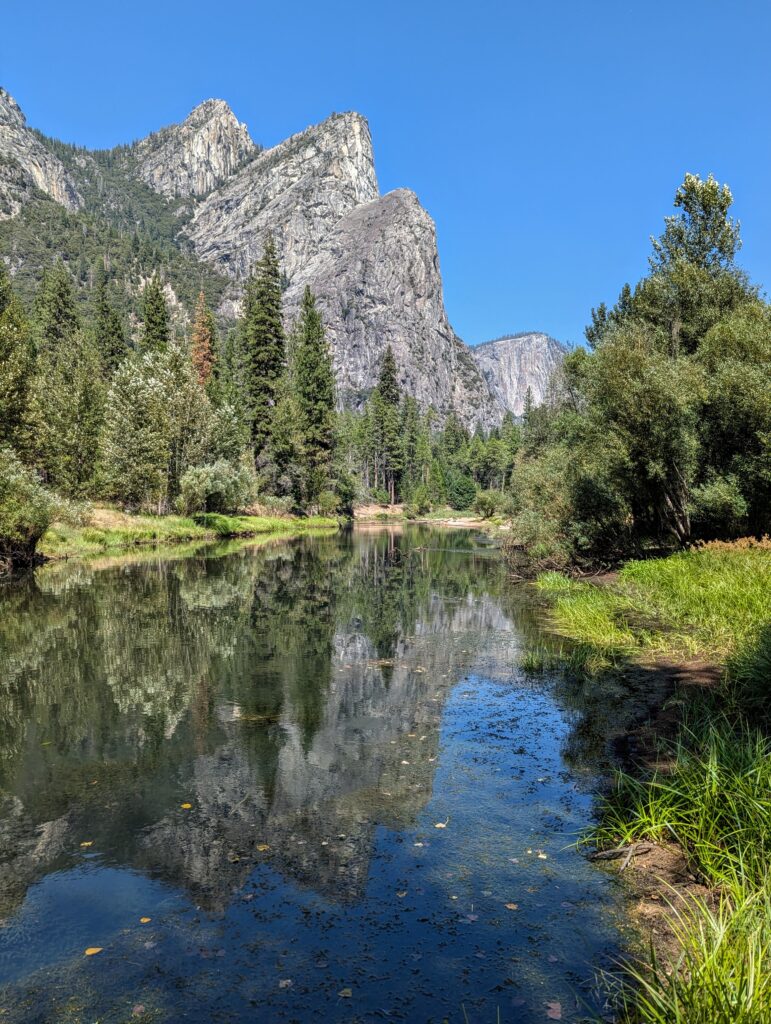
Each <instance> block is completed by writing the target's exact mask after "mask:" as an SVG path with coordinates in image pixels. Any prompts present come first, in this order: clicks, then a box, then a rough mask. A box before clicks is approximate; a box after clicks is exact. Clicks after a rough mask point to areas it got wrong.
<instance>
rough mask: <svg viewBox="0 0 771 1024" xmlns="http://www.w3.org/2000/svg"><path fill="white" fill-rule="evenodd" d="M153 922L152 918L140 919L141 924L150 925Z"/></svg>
mask: <svg viewBox="0 0 771 1024" xmlns="http://www.w3.org/2000/svg"><path fill="white" fill-rule="evenodd" d="M151 921H152V918H151V917H140V918H139V923H140V924H149V923H150V922H151Z"/></svg>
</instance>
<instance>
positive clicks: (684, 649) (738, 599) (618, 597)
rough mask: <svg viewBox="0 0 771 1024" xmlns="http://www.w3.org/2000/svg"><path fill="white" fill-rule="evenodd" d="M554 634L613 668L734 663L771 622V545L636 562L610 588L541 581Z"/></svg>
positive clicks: (715, 547) (549, 577)
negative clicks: (631, 663) (646, 657)
mask: <svg viewBox="0 0 771 1024" xmlns="http://www.w3.org/2000/svg"><path fill="white" fill-rule="evenodd" d="M536 586H537V587H538V589H539V590H540V591H541V593H542V594H543V595H544V596H545V597H547V599H548V600H549V604H550V606H551V612H550V618H551V622H552V625H553V628H554V630H555V632H557V633H558V634H559V635H561V636H564V637H569V638H570V639H572V640H574V641H576V642H578V643H584V644H588V645H591V646H592V648H593V649H594V650H595V652H596V653H597V655H601V656H603V657H604V658H605V659H606V660H607V661H610V662H614V661H618V660H619V659H620V658H624V657H629V656H630V655H640V654H652V655H656V654H658V655H668V656H672V657H688V656H699V657H705V658H712V659H714V660H719V661H726V662H727V661H729V660H730V659H731V658H734V657H737V656H740V654H741V652H742V650H744V649H746V648H749V647H750V646H751V645H752V644H753V643H754V642H756V641H757V638H758V634H759V631H760V630H761V629H762V628H763V627H764V626H767V625H768V623H769V622H771V543H768V542H755V543H752V542H744V543H741V544H721V543H714V544H707V545H703V546H701V547H698V548H693V549H691V550H689V551H683V552H680V553H678V554H675V555H671V556H670V557H668V558H660V559H650V560H647V561H637V562H630V563H629V564H628V565H626V566H624V568H623V569H622V570H621V571H620V572H619V573H618V576H617V577H616V578H615V579H613V580H611V581H610V582H605V583H602V584H597V583H594V582H580V581H576V580H571V579H568V578H567V577H564V576H562V575H560V574H559V573H555V572H549V573H544V574H543V575H541V576H539V578H538V580H537V582H536Z"/></svg>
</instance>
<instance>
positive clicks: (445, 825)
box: [434, 818, 450, 828]
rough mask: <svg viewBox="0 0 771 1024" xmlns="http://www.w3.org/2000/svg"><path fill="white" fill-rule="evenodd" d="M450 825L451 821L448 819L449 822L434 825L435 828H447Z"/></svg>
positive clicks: (439, 822)
mask: <svg viewBox="0 0 771 1024" xmlns="http://www.w3.org/2000/svg"><path fill="white" fill-rule="evenodd" d="M449 824H450V819H449V818H448V819H447V821H437V823H436V824H435V825H434V828H447V826H448V825H449Z"/></svg>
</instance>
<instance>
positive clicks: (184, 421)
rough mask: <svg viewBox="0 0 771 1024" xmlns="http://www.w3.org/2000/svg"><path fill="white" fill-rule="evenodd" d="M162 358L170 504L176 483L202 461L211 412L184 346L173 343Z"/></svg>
mask: <svg viewBox="0 0 771 1024" xmlns="http://www.w3.org/2000/svg"><path fill="white" fill-rule="evenodd" d="M164 357H165V363H166V367H167V371H168V378H167V389H168V390H167V395H166V409H167V414H168V417H169V462H168V484H167V497H168V500H169V501H173V500H174V499H175V498H176V497H177V495H178V494H179V482H180V480H181V478H182V474H183V473H184V472H185V470H186V469H189V468H190V467H191V466H197V465H201V464H202V463H203V462H205V461H206V456H207V454H208V449H209V437H210V434H211V427H212V412H211V405H210V403H209V399H208V397H207V395H206V391H205V390H204V388H203V387H202V386H201V384H200V382H199V380H198V374H197V373H196V371H195V367H194V366H193V362H192V359H191V357H190V349H189V347H188V346H187V344H186V343H185V342H181V343H180V342H177V341H175V342H173V343H172V344H171V345H169V348H168V350H167V351H166V352H165V353H164Z"/></svg>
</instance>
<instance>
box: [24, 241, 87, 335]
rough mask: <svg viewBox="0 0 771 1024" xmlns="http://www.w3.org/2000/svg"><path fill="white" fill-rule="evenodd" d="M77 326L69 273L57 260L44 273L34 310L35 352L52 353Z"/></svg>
mask: <svg viewBox="0 0 771 1024" xmlns="http://www.w3.org/2000/svg"><path fill="white" fill-rule="evenodd" d="M79 327H80V316H79V314H78V308H77V304H76V302H75V289H74V287H73V282H72V277H71V276H70V272H69V271H68V270H67V268H66V267H65V265H64V263H62V261H61V260H57V261H56V262H55V263H54V265H53V266H52V267H49V268H48V269H47V270H46V271H45V273H44V274H43V278H42V280H41V282H40V287H39V288H38V292H37V295H36V296H35V308H34V337H35V341H36V343H37V347H38V351H39V352H41V353H53V352H55V351H56V349H57V348H58V347H59V346H60V345H61V343H62V342H63V341H64V340H65V339H66V338H70V337H72V335H73V334H74V333H75V331H77V330H78V328H79Z"/></svg>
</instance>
